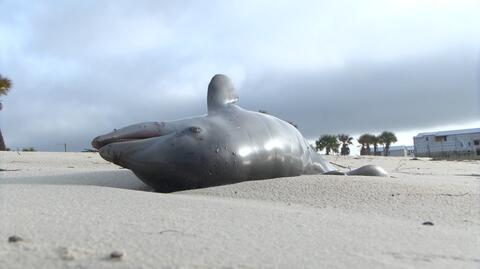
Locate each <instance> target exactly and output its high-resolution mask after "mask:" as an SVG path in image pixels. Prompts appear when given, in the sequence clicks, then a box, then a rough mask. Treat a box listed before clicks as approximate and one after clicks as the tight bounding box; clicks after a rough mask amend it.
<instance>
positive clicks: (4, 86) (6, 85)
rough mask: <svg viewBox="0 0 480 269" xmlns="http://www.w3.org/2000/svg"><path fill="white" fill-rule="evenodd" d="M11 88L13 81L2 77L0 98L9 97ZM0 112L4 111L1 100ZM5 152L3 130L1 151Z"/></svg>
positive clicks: (0, 139) (0, 138)
mask: <svg viewBox="0 0 480 269" xmlns="http://www.w3.org/2000/svg"><path fill="white" fill-rule="evenodd" d="M10 88H12V81H11V80H10V79H8V78H6V77H2V75H0V96H2V95H7V93H8V91H9V90H10ZM0 110H2V101H1V100H0ZM4 150H6V147H5V141H4V140H3V135H2V130H0V151H4Z"/></svg>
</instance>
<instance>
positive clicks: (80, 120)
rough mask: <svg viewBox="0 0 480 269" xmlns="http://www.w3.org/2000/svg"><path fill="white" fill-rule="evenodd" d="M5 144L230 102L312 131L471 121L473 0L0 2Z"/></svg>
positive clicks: (477, 61)
mask: <svg viewBox="0 0 480 269" xmlns="http://www.w3.org/2000/svg"><path fill="white" fill-rule="evenodd" d="M0 10H2V16H1V17H0V74H2V75H4V76H7V77H9V78H10V79H11V80H12V81H13V85H14V86H13V88H12V90H11V92H10V94H9V95H8V96H7V97H2V102H3V103H4V110H3V111H1V112H0V119H1V122H0V127H1V129H2V132H3V134H4V137H5V140H6V143H7V146H9V147H11V148H13V149H15V148H22V147H27V146H33V147H35V148H37V149H38V150H52V151H56V150H63V143H64V142H65V143H67V144H68V147H69V149H70V150H81V149H83V148H88V147H90V145H89V143H90V141H91V139H92V138H93V137H94V136H96V135H99V134H103V133H106V132H109V131H111V130H112V129H113V128H119V127H122V126H125V125H128V124H132V123H136V122H141V121H154V120H158V121H162V120H174V119H177V118H182V117H188V116H194V115H200V114H205V113H206V89H207V85H208V82H209V80H210V79H211V77H212V76H213V75H214V74H216V73H223V74H227V75H229V76H230V77H232V79H233V80H234V83H235V84H236V86H237V91H238V94H239V96H240V102H239V104H240V105H241V106H243V107H245V108H247V109H251V110H259V109H262V110H267V111H268V112H269V113H271V114H273V115H277V116H279V117H280V118H283V119H286V120H291V121H294V122H295V123H297V124H298V125H299V127H300V130H301V132H302V133H303V134H304V136H306V137H307V138H309V139H313V138H316V137H318V136H320V135H321V134H326V133H332V134H337V133H340V132H346V133H349V134H352V135H356V134H360V133H365V132H371V133H378V132H381V131H382V130H385V129H387V130H391V131H394V132H397V133H398V134H399V136H400V141H399V143H402V144H412V143H413V142H412V139H411V136H412V134H415V133H416V132H420V131H430V130H433V129H438V128H443V127H445V128H449V127H452V126H454V127H458V128H463V127H465V128H467V127H480V87H479V82H480V78H479V77H480V16H479V14H480V1H477V0H472V1H462V0H452V1H446V0H443V1H442V0H424V1H422V0H397V1H383V0H382V1H370V0H368V1H355V0H352V1H333V0H332V1H278V0H272V1H258V0H257V1H245V0H243V1H211V0H210V1H158V0H152V1H143V0H142V1H122V0H111V1H107V0H105V1H96V0H95V1H93V0H92V1H88V0H83V1H56V0H55V1H54V0H52V1H48V0H47V1H22V0H0Z"/></svg>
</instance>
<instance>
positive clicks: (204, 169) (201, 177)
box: [92, 75, 387, 192]
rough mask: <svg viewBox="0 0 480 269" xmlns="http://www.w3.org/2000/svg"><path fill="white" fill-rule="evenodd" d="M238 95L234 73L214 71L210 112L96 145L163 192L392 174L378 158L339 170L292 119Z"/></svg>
mask: <svg viewBox="0 0 480 269" xmlns="http://www.w3.org/2000/svg"><path fill="white" fill-rule="evenodd" d="M237 101H238V97H237V95H236V93H235V88H234V86H233V84H232V82H231V80H230V79H229V78H228V77H227V76H225V75H215V76H214V77H213V78H212V80H211V81H210V84H209V85H208V97H207V105H208V115H205V116H200V117H195V118H189V119H183V120H177V121H171V122H145V123H139V124H134V125H131V126H127V127H124V128H121V129H118V130H115V131H113V132H111V133H108V134H105V135H101V136H98V137H96V138H95V139H93V141H92V145H93V147H95V148H97V149H99V151H100V155H101V156H102V157H103V158H104V159H105V160H107V161H110V162H113V163H115V164H118V165H120V166H122V167H125V168H128V169H130V170H132V171H133V173H135V175H137V176H138V177H139V178H140V179H141V180H142V181H144V182H145V183H146V184H148V185H150V186H151V187H153V188H154V189H155V190H157V191H162V192H169V191H175V190H183V189H192V188H201V187H208V186H215V185H223V184H229V183H235V182H240V181H246V180H257V179H267V178H275V177H289V176H298V175H302V174H321V173H324V174H347V175H367V176H385V175H387V173H386V172H385V170H383V169H382V168H380V167H378V166H373V165H367V166H363V167H361V168H359V169H356V170H352V171H349V172H346V173H343V172H339V171H337V169H335V167H333V165H332V164H330V163H329V162H327V161H325V160H324V159H322V157H321V156H320V155H319V154H318V153H317V152H316V151H315V150H314V148H313V147H312V146H311V145H309V143H308V141H307V140H306V139H305V138H304V137H303V136H302V135H301V134H300V132H299V131H298V130H297V129H296V128H295V127H294V126H292V125H291V124H289V123H287V122H285V121H283V120H281V119H278V118H275V117H273V116H271V115H267V114H263V113H258V112H253V111H248V110H245V109H243V108H241V107H239V106H238V105H237V104H236V103H237Z"/></svg>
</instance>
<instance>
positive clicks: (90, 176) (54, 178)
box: [0, 169, 153, 191]
mask: <svg viewBox="0 0 480 269" xmlns="http://www.w3.org/2000/svg"><path fill="white" fill-rule="evenodd" d="M0 184H39V185H89V186H100V187H110V188H119V189H129V190H138V191H153V189H152V188H151V187H149V186H148V185H146V184H145V183H143V182H142V181H141V180H140V179H138V178H137V177H136V176H135V175H134V174H133V173H132V172H131V171H130V170H126V169H122V170H118V171H88V172H77V173H71V174H62V175H51V176H25V177H12V178H5V179H2V180H0Z"/></svg>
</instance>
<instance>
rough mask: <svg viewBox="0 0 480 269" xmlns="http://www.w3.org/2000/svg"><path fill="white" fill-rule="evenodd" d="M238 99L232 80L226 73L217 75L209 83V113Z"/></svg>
mask: <svg viewBox="0 0 480 269" xmlns="http://www.w3.org/2000/svg"><path fill="white" fill-rule="evenodd" d="M237 101H238V96H237V94H236V92H235V87H234V86H233V83H232V81H231V80H230V78H228V77H227V76H225V75H221V74H218V75H215V76H214V77H213V78H212V80H211V81H210V84H208V95H207V105H208V113H209V114H210V113H212V112H215V110H217V109H218V108H222V107H225V106H226V105H228V104H233V103H236V102H237Z"/></svg>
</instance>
